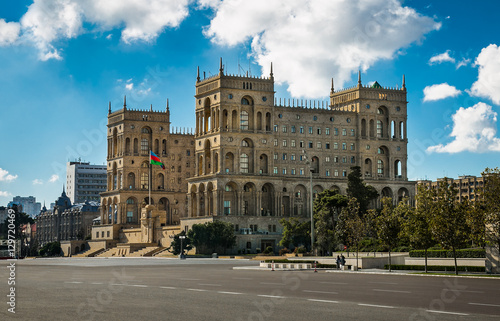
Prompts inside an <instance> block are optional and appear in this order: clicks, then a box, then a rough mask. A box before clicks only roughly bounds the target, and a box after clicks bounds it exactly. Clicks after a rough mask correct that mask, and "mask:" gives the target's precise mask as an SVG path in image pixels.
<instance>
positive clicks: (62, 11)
mask: <svg viewBox="0 0 500 321" xmlns="http://www.w3.org/2000/svg"><path fill="white" fill-rule="evenodd" d="M190 1H191V0H150V1H148V3H147V5H145V3H144V1H142V0H123V1H101V0H86V1H79V0H35V1H34V2H33V4H31V5H30V6H29V7H28V11H27V12H26V14H25V15H24V16H23V17H22V18H21V21H20V23H21V31H22V34H23V36H24V37H25V38H27V39H28V40H30V41H32V42H33V43H34V44H35V46H36V47H37V48H38V50H39V57H40V59H41V60H48V59H61V55H60V50H59V49H57V48H56V46H57V41H59V40H61V39H63V40H64V39H71V38H75V37H77V36H79V35H80V34H82V33H84V32H88V31H92V30H94V29H95V30H98V31H106V30H110V29H113V28H122V33H121V39H122V41H124V42H125V43H128V44H130V43H132V42H135V41H146V42H149V41H153V40H154V39H156V38H157V37H158V35H159V34H160V33H161V32H163V30H164V29H165V28H167V27H173V28H175V27H177V26H179V24H180V23H181V22H182V20H184V18H186V17H187V15H188V4H189V2H190ZM84 22H87V23H88V28H90V30H85V29H84V28H83V23H84ZM0 27H1V26H0ZM0 35H1V28H0ZM0 37H1V36H0ZM0 39H1V38H0ZM108 39H109V38H108Z"/></svg>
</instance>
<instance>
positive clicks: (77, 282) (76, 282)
mask: <svg viewBox="0 0 500 321" xmlns="http://www.w3.org/2000/svg"><path fill="white" fill-rule="evenodd" d="M64 283H71V284H82V283H83V282H80V281H71V282H64Z"/></svg>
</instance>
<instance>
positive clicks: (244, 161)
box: [240, 154, 248, 173]
mask: <svg viewBox="0 0 500 321" xmlns="http://www.w3.org/2000/svg"><path fill="white" fill-rule="evenodd" d="M240 172H241V173H248V155H247V154H241V155H240Z"/></svg>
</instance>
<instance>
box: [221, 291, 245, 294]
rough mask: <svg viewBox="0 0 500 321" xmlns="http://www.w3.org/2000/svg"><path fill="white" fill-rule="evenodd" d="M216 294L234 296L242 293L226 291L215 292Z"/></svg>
mask: <svg viewBox="0 0 500 321" xmlns="http://www.w3.org/2000/svg"><path fill="white" fill-rule="evenodd" d="M217 293H221V294H234V295H238V294H243V293H239V292H227V291H217Z"/></svg>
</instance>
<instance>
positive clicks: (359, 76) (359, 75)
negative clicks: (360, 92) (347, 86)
mask: <svg viewBox="0 0 500 321" xmlns="http://www.w3.org/2000/svg"><path fill="white" fill-rule="evenodd" d="M358 86H361V70H358Z"/></svg>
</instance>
